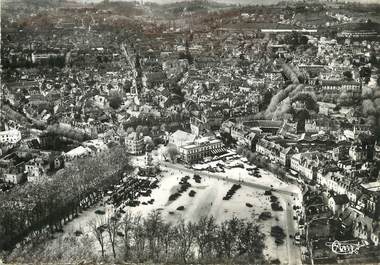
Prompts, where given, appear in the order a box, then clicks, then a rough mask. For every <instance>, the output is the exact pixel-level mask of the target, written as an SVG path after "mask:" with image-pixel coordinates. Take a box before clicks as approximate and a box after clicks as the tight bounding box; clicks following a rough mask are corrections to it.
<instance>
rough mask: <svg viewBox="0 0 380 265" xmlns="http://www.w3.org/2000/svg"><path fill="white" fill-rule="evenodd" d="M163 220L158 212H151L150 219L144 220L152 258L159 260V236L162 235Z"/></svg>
mask: <svg viewBox="0 0 380 265" xmlns="http://www.w3.org/2000/svg"><path fill="white" fill-rule="evenodd" d="M162 224H163V220H162V218H161V213H160V212H159V211H157V210H155V211H153V212H151V213H150V214H149V215H148V217H147V218H146V219H145V220H144V227H145V232H146V237H147V239H148V243H149V250H150V258H151V259H156V260H157V259H158V256H159V252H160V250H161V248H160V247H159V244H158V242H159V240H158V239H159V236H160V233H161V227H162Z"/></svg>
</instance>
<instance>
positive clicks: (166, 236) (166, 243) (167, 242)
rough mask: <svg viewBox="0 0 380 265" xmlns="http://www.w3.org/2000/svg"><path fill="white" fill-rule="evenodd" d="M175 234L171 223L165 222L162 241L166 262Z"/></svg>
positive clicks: (162, 229)
mask: <svg viewBox="0 0 380 265" xmlns="http://www.w3.org/2000/svg"><path fill="white" fill-rule="evenodd" d="M174 236H175V231H174V229H173V227H172V225H171V224H170V223H167V224H163V225H162V228H161V237H160V242H161V243H162V244H163V248H164V253H165V256H164V257H165V260H164V262H165V263H167V261H168V257H169V250H170V247H171V246H172V243H173V242H174Z"/></svg>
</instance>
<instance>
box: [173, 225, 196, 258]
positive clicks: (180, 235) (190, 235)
mask: <svg viewBox="0 0 380 265" xmlns="http://www.w3.org/2000/svg"><path fill="white" fill-rule="evenodd" d="M194 237H195V226H194V225H193V224H192V223H191V222H189V223H187V224H186V223H185V221H184V220H181V221H180V222H179V223H178V224H177V225H176V240H177V243H178V253H179V256H180V257H181V258H182V261H183V262H184V263H185V264H186V263H187V262H188V259H189V258H190V256H191V247H192V245H193V243H194Z"/></svg>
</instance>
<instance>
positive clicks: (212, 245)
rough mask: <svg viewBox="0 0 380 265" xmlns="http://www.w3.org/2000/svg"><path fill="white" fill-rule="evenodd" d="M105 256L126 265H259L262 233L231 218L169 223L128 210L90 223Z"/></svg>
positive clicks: (154, 214)
mask: <svg viewBox="0 0 380 265" xmlns="http://www.w3.org/2000/svg"><path fill="white" fill-rule="evenodd" d="M89 227H90V230H91V233H92V234H93V235H94V237H95V238H96V241H97V243H98V244H99V245H100V248H101V252H102V256H103V258H105V255H106V253H107V251H108V252H110V253H111V251H112V254H113V257H114V258H115V259H118V260H123V261H126V262H154V263H165V264H166V263H177V264H178V263H184V264H186V263H217V262H222V263H225V262H233V263H243V264H248V263H252V262H253V263H262V262H263V260H264V257H263V249H264V247H265V245H264V238H265V235H264V234H263V233H262V232H261V231H260V227H259V226H258V225H257V224H255V223H254V222H252V221H250V220H243V219H238V218H236V217H233V218H231V219H229V220H226V221H224V222H222V223H221V224H218V223H216V221H215V218H213V217H201V218H200V219H199V221H197V222H195V223H191V222H188V223H185V222H184V221H183V220H181V221H179V222H177V223H175V224H171V223H167V222H165V221H164V220H163V218H162V217H161V214H160V212H159V211H157V210H155V211H153V212H151V213H150V214H149V215H148V216H147V217H146V218H143V217H142V216H141V215H132V214H131V213H130V212H126V213H125V214H124V215H123V216H122V217H121V216H120V215H119V216H118V217H115V216H113V217H104V218H101V217H99V218H98V219H96V220H93V221H91V222H90V223H89Z"/></svg>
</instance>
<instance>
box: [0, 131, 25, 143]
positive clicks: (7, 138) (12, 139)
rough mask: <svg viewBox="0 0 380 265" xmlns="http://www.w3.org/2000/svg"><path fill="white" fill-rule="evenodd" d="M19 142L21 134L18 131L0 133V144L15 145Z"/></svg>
mask: <svg viewBox="0 0 380 265" xmlns="http://www.w3.org/2000/svg"><path fill="white" fill-rule="evenodd" d="M20 140H21V132H20V131H19V130H15V129H12V130H8V131H2V132H0V143H1V144H2V143H4V144H5V143H7V144H15V143H17V142H19V141H20Z"/></svg>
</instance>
